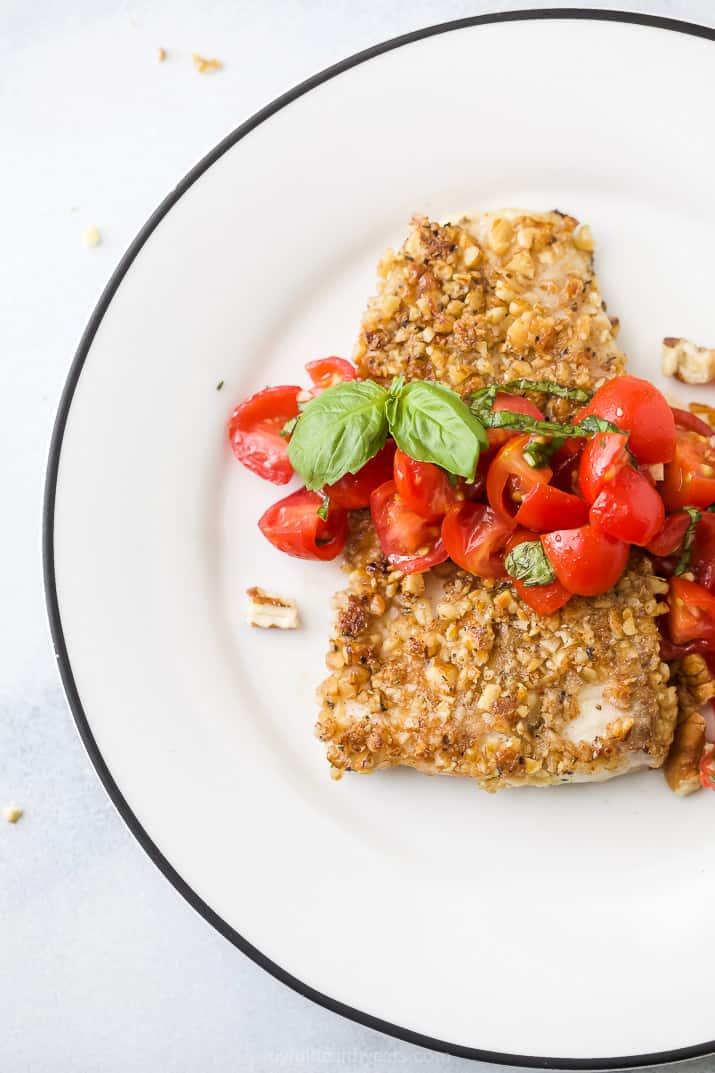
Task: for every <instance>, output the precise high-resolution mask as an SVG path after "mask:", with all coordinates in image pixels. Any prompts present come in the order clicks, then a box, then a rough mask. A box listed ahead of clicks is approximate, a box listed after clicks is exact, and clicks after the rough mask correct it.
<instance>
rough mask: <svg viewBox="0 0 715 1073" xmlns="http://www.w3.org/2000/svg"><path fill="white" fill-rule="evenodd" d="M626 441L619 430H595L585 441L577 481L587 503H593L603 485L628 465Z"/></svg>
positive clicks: (625, 437)
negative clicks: (590, 437)
mask: <svg viewBox="0 0 715 1073" xmlns="http://www.w3.org/2000/svg"><path fill="white" fill-rule="evenodd" d="M627 443H628V437H627V436H624V435H622V434H621V433H620V432H597V433H596V435H595V436H594V437H593V439H590V440H588V441H587V443H586V446H585V447H584V449H583V454H582V455H581V461H580V463H579V467H578V483H579V486H580V488H581V492H582V493H583V497H584V499H585V500H586V502H587V503H593V501H594V499H595V498H596V496H597V495H598V493H599V492H600V491H601V490H602V488H603V487H604V485H606V484H609V483H610V482H611V481H612V480H613V479H614V478H615V477H616V475H617V474H618V473H619V472H620V470H622V469H623V468H624V467H625V466H627V465H629V463H630V459H629V457H628V451H627V450H626V445H627Z"/></svg>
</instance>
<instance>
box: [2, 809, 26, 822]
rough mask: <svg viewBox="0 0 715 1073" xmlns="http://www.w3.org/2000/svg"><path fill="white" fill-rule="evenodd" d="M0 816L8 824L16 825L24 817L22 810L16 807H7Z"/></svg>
mask: <svg viewBox="0 0 715 1073" xmlns="http://www.w3.org/2000/svg"><path fill="white" fill-rule="evenodd" d="M2 815H3V819H4V820H7V822H8V823H17V821H18V820H20V819H22V817H23V816H24V809H21V808H18V807H17V805H8V806H7V807H6V808H4V809H3V810H2Z"/></svg>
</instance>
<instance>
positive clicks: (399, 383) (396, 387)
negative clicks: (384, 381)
mask: <svg viewBox="0 0 715 1073" xmlns="http://www.w3.org/2000/svg"><path fill="white" fill-rule="evenodd" d="M404 386H405V378H404V376H402V375H400V376H395V377H393V380H392V383H391V384H390V395H392V396H394V395H399V393H400V392H401V391H402V389H403V387H404Z"/></svg>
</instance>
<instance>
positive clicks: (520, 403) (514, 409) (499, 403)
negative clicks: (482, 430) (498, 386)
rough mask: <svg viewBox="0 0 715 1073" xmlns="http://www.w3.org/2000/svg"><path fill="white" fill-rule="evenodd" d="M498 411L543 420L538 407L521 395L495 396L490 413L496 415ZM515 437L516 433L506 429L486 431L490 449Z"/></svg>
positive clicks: (504, 394)
mask: <svg viewBox="0 0 715 1073" xmlns="http://www.w3.org/2000/svg"><path fill="white" fill-rule="evenodd" d="M498 410H508V411H509V413H512V414H526V415H527V416H528V417H533V418H535V419H536V420H537V421H543V420H544V415H543V414H542V412H541V410H540V409H539V407H538V406H536V405H535V404H534V403H533V402H530V401H529V400H528V399H525V398H524V397H523V396H522V395H507V394H506V393H505V392H502V393H501V394H499V395H497V397H496V399H495V400H494V404H493V406H492V413H496V412H497V411H498ZM516 435H518V433H517V432H514V431H512V430H510V429H508V428H490V429H488V430H487V437H488V439H489V446H490V447H501V446H502V444H505V443H506V441H507V440H510V439H511V438H512V436H516Z"/></svg>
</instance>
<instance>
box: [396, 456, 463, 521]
mask: <svg viewBox="0 0 715 1073" xmlns="http://www.w3.org/2000/svg"><path fill="white" fill-rule="evenodd" d="M394 470H395V486H396V488H397V494H398V495H399V496H401V498H402V499H403V501H404V503H405V506H407V507H409V508H410V510H413V511H414V512H415V514H419V515H420V517H421V518H427V519H429V520H430V521H437V519H439V518H441V517H443V515H445V514H446V513H447V511H448V510H449V508H450V507H452V506H454V504H455V503H458V502H460V501H461V500H462V499H464V494H463V493H462V492H460V490H459V488H458V486H457V485H451V484H450V482H449V478H448V476H447V474H446V473H445V471H444V470H443V469H440V467H439V466H435V465H433V463H432V462H417V461H416V460H415V459H414V458H410V456H409V455H406V454H405V453H404V452H403V451H400V450H399V449H398V450H397V451H396V452H395V463H394Z"/></svg>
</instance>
